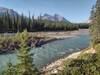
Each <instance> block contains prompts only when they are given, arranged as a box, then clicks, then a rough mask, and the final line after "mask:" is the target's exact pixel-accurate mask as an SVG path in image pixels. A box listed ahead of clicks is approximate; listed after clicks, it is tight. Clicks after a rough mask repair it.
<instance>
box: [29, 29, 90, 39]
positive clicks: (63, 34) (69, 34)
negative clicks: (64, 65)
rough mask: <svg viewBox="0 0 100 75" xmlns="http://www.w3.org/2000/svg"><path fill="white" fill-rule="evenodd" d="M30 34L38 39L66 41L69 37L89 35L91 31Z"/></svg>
mask: <svg viewBox="0 0 100 75" xmlns="http://www.w3.org/2000/svg"><path fill="white" fill-rule="evenodd" d="M30 34H31V35H34V36H36V37H46V38H56V39H64V38H69V37H75V36H78V35H81V34H89V30H88V29H79V30H74V31H56V32H34V33H30Z"/></svg>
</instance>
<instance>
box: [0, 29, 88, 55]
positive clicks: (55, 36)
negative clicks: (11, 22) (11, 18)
mask: <svg viewBox="0 0 100 75" xmlns="http://www.w3.org/2000/svg"><path fill="white" fill-rule="evenodd" d="M88 32H89V31H88V29H80V30H78V31H67V32H65V31H62V32H34V33H29V35H31V37H30V36H29V37H28V39H27V44H28V45H29V46H30V47H34V46H35V47H40V46H42V45H44V44H47V43H50V42H52V41H56V40H61V39H65V38H70V37H75V36H78V35H81V34H84V33H85V34H88ZM0 40H1V41H0V54H6V53H13V52H14V51H15V49H16V48H19V44H20V38H18V36H16V34H13V33H8V34H7V33H4V34H1V36H0Z"/></svg>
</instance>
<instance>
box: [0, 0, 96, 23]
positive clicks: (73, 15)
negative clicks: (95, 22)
mask: <svg viewBox="0 0 100 75" xmlns="http://www.w3.org/2000/svg"><path fill="white" fill-rule="evenodd" d="M95 2H96V0H0V7H6V8H11V9H14V10H15V11H17V12H18V13H20V14H21V13H22V12H23V13H24V14H25V15H26V16H27V15H28V13H29V11H30V12H31V14H35V16H38V15H39V14H44V13H48V14H51V15H53V14H55V13H57V14H59V15H61V16H64V17H65V18H66V19H68V20H69V21H71V22H85V21H87V20H88V18H89V16H90V11H91V8H92V5H94V4H95Z"/></svg>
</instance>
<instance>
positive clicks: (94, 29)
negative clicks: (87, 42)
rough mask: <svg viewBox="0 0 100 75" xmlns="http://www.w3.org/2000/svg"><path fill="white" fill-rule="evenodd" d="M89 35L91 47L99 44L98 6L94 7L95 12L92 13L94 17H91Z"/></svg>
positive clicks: (99, 23)
mask: <svg viewBox="0 0 100 75" xmlns="http://www.w3.org/2000/svg"><path fill="white" fill-rule="evenodd" d="M97 2H98V0H97ZM91 35H92V46H93V47H94V46H95V44H97V43H100V4H99V5H96V10H95V11H94V16H93V17H92V22H91Z"/></svg>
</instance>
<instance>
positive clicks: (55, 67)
mask: <svg viewBox="0 0 100 75" xmlns="http://www.w3.org/2000/svg"><path fill="white" fill-rule="evenodd" d="M85 53H92V54H93V53H96V52H95V50H94V49H93V48H91V49H85V50H82V51H78V52H74V53H72V54H70V55H68V56H66V57H64V58H61V59H58V60H57V61H55V62H52V63H51V64H49V65H47V66H45V67H43V68H42V73H43V75H49V74H56V73H58V71H62V70H63V68H64V61H68V60H70V59H77V58H78V57H79V56H80V55H82V54H85Z"/></svg>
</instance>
